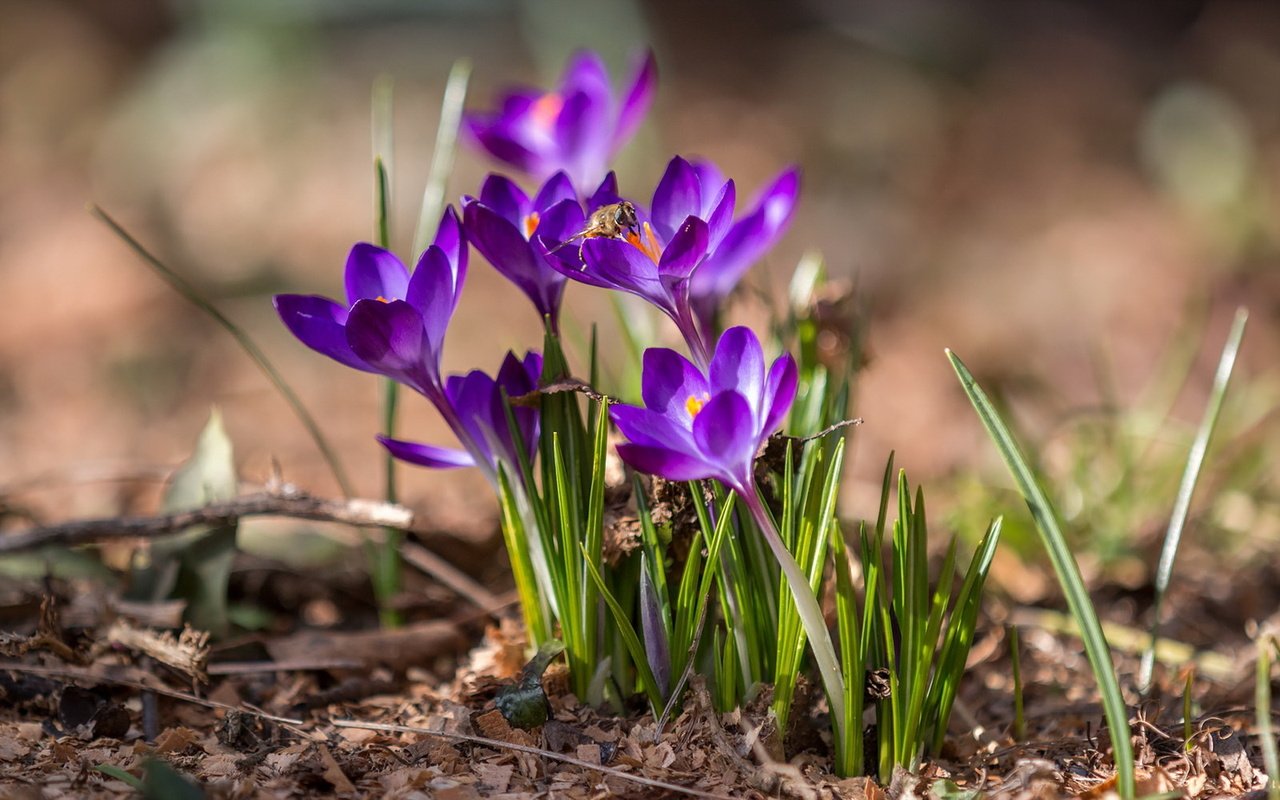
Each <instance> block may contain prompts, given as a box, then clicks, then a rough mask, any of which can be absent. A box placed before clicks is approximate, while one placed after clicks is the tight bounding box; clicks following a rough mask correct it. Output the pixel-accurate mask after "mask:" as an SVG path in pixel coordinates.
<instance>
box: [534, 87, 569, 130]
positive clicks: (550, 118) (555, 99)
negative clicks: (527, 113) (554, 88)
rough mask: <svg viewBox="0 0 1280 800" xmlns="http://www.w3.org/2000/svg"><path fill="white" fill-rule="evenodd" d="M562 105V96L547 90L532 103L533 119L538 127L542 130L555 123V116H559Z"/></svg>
mask: <svg viewBox="0 0 1280 800" xmlns="http://www.w3.org/2000/svg"><path fill="white" fill-rule="evenodd" d="M563 107H564V98H563V97H561V96H560V95H558V94H556V93H555V92H547V93H546V94H544V95H543V96H542V97H539V98H538V99H537V100H535V101H534V103H533V110H532V114H533V121H534V122H536V123H537V124H538V127H540V128H543V129H544V130H545V129H549V128H551V126H552V125H554V124H555V123H556V118H557V117H559V116H560V109H561V108H563Z"/></svg>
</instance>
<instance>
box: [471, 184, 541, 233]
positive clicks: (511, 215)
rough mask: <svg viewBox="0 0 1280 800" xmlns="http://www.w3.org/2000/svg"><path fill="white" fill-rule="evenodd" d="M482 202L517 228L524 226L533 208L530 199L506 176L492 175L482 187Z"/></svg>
mask: <svg viewBox="0 0 1280 800" xmlns="http://www.w3.org/2000/svg"><path fill="white" fill-rule="evenodd" d="M480 202H481V203H484V205H485V207H486V208H488V209H489V210H490V211H492V212H493V213H495V214H497V215H498V216H500V217H502V218H503V219H505V220H506V221H507V222H510V223H511V224H512V225H514V226H516V227H517V228H519V227H521V226H523V225H524V218H525V217H527V216H529V212H530V211H532V210H533V207H532V206H531V205H530V204H529V197H528V196H527V195H526V194H525V193H524V191H523V190H521V189H520V187H519V186H516V185H515V183H513V182H512V181H511V180H509V179H508V178H507V177H506V176H504V175H490V176H489V177H487V178H485V179H484V184H483V185H482V186H481V187H480Z"/></svg>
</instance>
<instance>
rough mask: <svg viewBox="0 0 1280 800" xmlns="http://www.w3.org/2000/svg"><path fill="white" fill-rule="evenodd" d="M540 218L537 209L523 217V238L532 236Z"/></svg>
mask: <svg viewBox="0 0 1280 800" xmlns="http://www.w3.org/2000/svg"><path fill="white" fill-rule="evenodd" d="M541 218H542V217H541V216H539V214H538V212H537V211H534V212H532V213H530V214H529V216H527V217H525V218H524V238H526V239H528V238H529V237H531V236H533V232H534V231H535V230H537V229H538V220H540V219H541Z"/></svg>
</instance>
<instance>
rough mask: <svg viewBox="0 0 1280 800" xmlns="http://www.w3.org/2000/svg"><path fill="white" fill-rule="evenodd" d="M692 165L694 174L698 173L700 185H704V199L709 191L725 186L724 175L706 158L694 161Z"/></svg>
mask: <svg viewBox="0 0 1280 800" xmlns="http://www.w3.org/2000/svg"><path fill="white" fill-rule="evenodd" d="M691 163H692V164H693V170H694V172H696V173H698V183H700V184H702V188H703V196H704V197H705V195H706V192H707V190H708V189H713V188H715V187H716V186H724V185H725V183H726V181H725V178H724V173H723V172H721V171H720V168H719V167H717V166H716V165H715V164H713V163H711V162H710V161H707V160H706V159H705V158H698V159H694V160H693V161H692V162H691Z"/></svg>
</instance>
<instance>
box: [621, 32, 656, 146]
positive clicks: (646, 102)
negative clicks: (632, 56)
mask: <svg viewBox="0 0 1280 800" xmlns="http://www.w3.org/2000/svg"><path fill="white" fill-rule="evenodd" d="M657 84H658V64H657V61H655V60H654V57H653V52H652V51H650V52H647V53H645V54H644V58H643V59H642V60H641V62H640V66H639V67H638V68H637V69H636V72H635V76H634V77H633V78H632V79H631V85H630V87H628V89H627V94H626V96H625V97H623V99H622V105H621V107H620V108H619V109H618V122H617V124H616V125H615V126H614V129H613V142H612V147H611V149H612V150H615V151H616V150H617V149H618V148H620V147H621V146H622V145H623V144H625V143H626V142H627V140H628V139H630V138H631V136H632V134H634V133H635V132H636V128H638V127H639V126H640V123H641V121H643V120H644V115H645V113H646V112H647V111H648V110H649V106H650V105H651V104H652V103H653V95H654V91H655V89H656V88H657Z"/></svg>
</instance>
